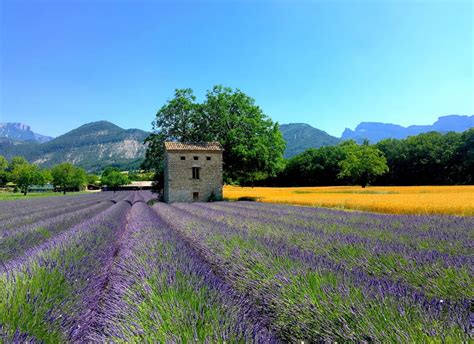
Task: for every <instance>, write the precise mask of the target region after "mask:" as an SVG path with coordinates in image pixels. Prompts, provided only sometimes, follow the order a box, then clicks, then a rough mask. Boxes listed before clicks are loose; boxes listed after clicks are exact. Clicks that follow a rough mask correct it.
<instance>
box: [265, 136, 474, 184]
mask: <svg viewBox="0 0 474 344" xmlns="http://www.w3.org/2000/svg"><path fill="white" fill-rule="evenodd" d="M356 146H357V147H358V148H357V147H356ZM369 148H370V149H369ZM357 152H358V153H357ZM367 152H372V153H370V154H369V155H367ZM374 154H375V155H376V156H374ZM374 159H375V160H374ZM384 163H385V164H386V168H384V167H383V165H384ZM370 165H372V167H374V166H375V167H376V168H375V170H376V171H373V168H372V167H371V166H370ZM473 174H474V128H473V129H470V130H467V131H465V132H463V133H455V132H449V133H447V134H441V133H438V132H429V133H424V134H420V135H416V136H411V137H408V138H407V139H403V140H397V139H387V140H383V141H380V142H378V143H377V144H374V145H369V144H368V143H367V142H366V143H365V144H362V145H357V144H356V143H355V142H353V141H346V142H343V143H341V144H339V145H337V146H329V147H322V148H319V149H308V150H306V151H305V152H303V153H301V154H299V155H297V156H295V157H293V158H291V159H288V160H287V162H286V165H285V167H284V169H283V170H282V171H281V172H280V173H278V175H277V176H276V177H274V178H269V179H266V180H264V181H261V182H259V183H258V185H268V186H328V185H348V184H359V185H362V186H364V184H367V183H370V184H372V185H451V184H473V183H474V175H473Z"/></svg>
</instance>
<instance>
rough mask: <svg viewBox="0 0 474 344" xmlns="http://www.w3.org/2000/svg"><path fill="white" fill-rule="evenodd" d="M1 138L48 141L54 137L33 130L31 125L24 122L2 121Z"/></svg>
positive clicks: (0, 124)
mask: <svg viewBox="0 0 474 344" xmlns="http://www.w3.org/2000/svg"><path fill="white" fill-rule="evenodd" d="M0 138H7V139H11V140H14V141H36V142H40V143H43V142H48V141H51V140H52V139H53V138H52V137H50V136H44V135H41V134H37V133H35V132H33V131H32V130H31V128H30V126H28V125H26V124H23V123H0Z"/></svg>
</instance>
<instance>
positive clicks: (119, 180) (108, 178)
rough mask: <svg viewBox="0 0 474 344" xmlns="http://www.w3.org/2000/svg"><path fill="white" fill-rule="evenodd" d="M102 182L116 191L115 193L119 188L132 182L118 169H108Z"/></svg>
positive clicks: (103, 174)
mask: <svg viewBox="0 0 474 344" xmlns="http://www.w3.org/2000/svg"><path fill="white" fill-rule="evenodd" d="M100 182H101V183H102V185H104V186H107V187H108V188H110V189H112V190H114V193H115V191H117V188H118V187H120V186H122V185H127V184H129V183H130V180H129V179H128V176H127V175H126V174H124V173H122V172H120V170H119V169H118V168H115V167H107V168H106V169H105V170H104V172H103V173H102V176H101V178H100Z"/></svg>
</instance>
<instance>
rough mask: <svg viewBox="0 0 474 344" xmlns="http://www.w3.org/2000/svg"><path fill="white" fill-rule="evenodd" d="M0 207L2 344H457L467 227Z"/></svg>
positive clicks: (103, 204) (51, 202) (274, 212)
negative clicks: (298, 343) (300, 343)
mask: <svg viewBox="0 0 474 344" xmlns="http://www.w3.org/2000/svg"><path fill="white" fill-rule="evenodd" d="M152 198H153V196H152V194H151V193H149V192H143V191H137V192H117V193H115V194H114V193H110V192H102V193H97V194H93V195H79V196H65V197H55V198H49V199H34V200H19V201H8V202H1V203H0V341H2V342H26V341H28V342H46V343H57V342H160V343H165V342H173V343H174V342H182V343H185V342H191V341H197V342H223V341H226V342H228V343H235V342H256V343H280V342H283V343H284V342H294V341H296V340H305V341H309V342H314V341H332V342H341V341H342V342H347V341H354V342H371V341H375V342H432V341H438V342H468V341H470V340H472V335H473V333H472V326H473V324H472V321H473V319H472V316H471V315H470V311H471V310H472V307H473V305H472V302H473V300H474V288H473V276H474V271H473V269H474V268H473V267H474V261H473V260H474V255H473V253H474V250H473V243H474V218H473V217H453V216H413V215H380V214H371V213H362V212H345V211H339V210H329V209H319V208H309V207H296V206H285V205H275V204H263V203H254V202H216V203H189V204H173V205H168V204H164V203H155V204H154V205H152V206H150V205H148V201H150V200H151V199H152Z"/></svg>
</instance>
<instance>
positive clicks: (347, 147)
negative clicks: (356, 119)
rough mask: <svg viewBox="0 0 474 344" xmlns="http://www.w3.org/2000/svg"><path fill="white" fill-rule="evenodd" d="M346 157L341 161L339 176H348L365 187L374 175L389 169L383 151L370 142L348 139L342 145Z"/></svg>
mask: <svg viewBox="0 0 474 344" xmlns="http://www.w3.org/2000/svg"><path fill="white" fill-rule="evenodd" d="M341 147H342V151H343V156H344V158H343V159H342V160H341V161H340V162H339V167H340V168H341V171H340V172H339V177H340V178H344V177H348V178H350V179H351V180H352V182H353V183H355V184H359V185H361V186H362V187H363V188H365V187H366V186H367V185H368V184H369V183H370V182H371V181H372V180H373V179H374V177H377V176H381V175H382V174H384V173H386V172H387V171H388V166H387V160H386V159H385V156H384V155H383V153H382V152H381V151H380V150H379V149H377V148H375V147H373V146H370V145H369V143H368V142H365V143H364V144H362V145H358V144H357V143H355V142H354V141H348V142H345V143H344V144H342V145H341Z"/></svg>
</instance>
